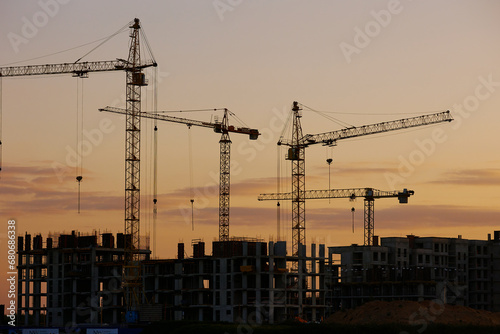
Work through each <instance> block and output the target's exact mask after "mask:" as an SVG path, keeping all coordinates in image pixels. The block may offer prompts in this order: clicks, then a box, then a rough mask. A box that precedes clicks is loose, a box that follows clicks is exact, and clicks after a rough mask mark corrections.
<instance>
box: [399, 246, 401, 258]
mask: <svg viewBox="0 0 500 334" xmlns="http://www.w3.org/2000/svg"><path fill="white" fill-rule="evenodd" d="M398 257H401V248H398Z"/></svg>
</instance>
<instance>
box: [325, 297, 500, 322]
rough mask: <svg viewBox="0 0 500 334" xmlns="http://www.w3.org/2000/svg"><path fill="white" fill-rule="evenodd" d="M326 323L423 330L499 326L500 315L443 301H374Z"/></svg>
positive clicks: (345, 312)
mask: <svg viewBox="0 0 500 334" xmlns="http://www.w3.org/2000/svg"><path fill="white" fill-rule="evenodd" d="M326 322H327V323H338V324H353V325H355V324H356V325H368V324H408V325H412V326H424V325H427V324H430V323H440V324H449V325H476V326H500V312H488V311H482V310H475V309H472V308H470V307H465V306H458V305H447V304H443V303H442V302H441V301H422V302H412V301H392V302H384V301H372V302H368V303H366V304H363V305H361V306H359V307H357V308H355V309H352V310H347V311H338V312H336V313H334V314H333V315H332V316H330V317H329V318H328V319H327V320H326Z"/></svg>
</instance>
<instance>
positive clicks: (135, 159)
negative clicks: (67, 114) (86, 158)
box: [122, 19, 147, 321]
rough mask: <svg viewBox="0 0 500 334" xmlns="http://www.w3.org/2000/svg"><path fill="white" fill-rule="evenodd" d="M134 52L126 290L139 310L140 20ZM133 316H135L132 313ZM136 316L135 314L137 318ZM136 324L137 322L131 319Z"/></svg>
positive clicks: (129, 105) (129, 118)
mask: <svg viewBox="0 0 500 334" xmlns="http://www.w3.org/2000/svg"><path fill="white" fill-rule="evenodd" d="M130 28H131V32H130V38H131V40H130V50H129V55H128V64H129V65H130V68H129V69H128V70H127V84H126V106H127V107H126V112H127V114H126V124H125V245H124V251H125V262H124V266H123V283H122V284H123V288H124V293H125V303H126V306H127V310H128V311H132V312H134V311H138V306H139V305H140V304H141V300H140V298H141V297H142V296H141V295H142V278H141V263H140V254H139V250H140V209H141V205H140V199H141V198H140V189H141V186H140V162H141V156H140V142H141V118H140V117H139V112H140V111H141V87H142V86H145V85H146V84H147V83H146V80H145V76H144V74H143V73H142V70H141V68H138V67H137V66H138V65H139V64H140V63H141V57H140V45H139V29H140V24H139V19H135V20H134V24H133V25H132V26H130ZM132 314H133V313H132ZM134 317H135V315H134ZM131 320H132V321H135V320H136V319H131Z"/></svg>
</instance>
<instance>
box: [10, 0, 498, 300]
mask: <svg viewBox="0 0 500 334" xmlns="http://www.w3.org/2000/svg"><path fill="white" fill-rule="evenodd" d="M499 14H500V2H498V1H497V0H478V1H468V0H456V1H451V0H449V1H448V0H445V1H430V0H428V1H424V0H422V1H411V0H401V1H392V0H385V1H360V0H358V1H340V0H339V1H326V0H325V1H307V2H306V1H284V0H283V1H278V0H275V1H255V0H252V1H244V0H238V1H237V0H232V1H230V0H209V1H163V2H161V4H160V3H159V2H158V1H141V2H138V1H129V0H127V1H106V2H102V1H94V0H92V1H85V2H83V1H70V0H64V1H63V0H41V1H30V2H28V1H14V0H8V1H2V2H1V3H0V18H1V19H0V32H1V33H0V49H1V50H2V51H1V54H0V66H1V67H4V66H19V65H34V64H48V63H65V62H74V61H76V60H77V59H79V58H80V57H81V56H83V55H85V54H86V53H87V52H88V51H90V50H91V49H92V48H93V47H95V46H96V45H97V44H99V42H96V41H98V40H101V39H103V38H105V37H108V36H110V35H112V34H113V33H115V32H116V31H118V30H119V29H120V28H121V27H123V26H125V25H126V24H127V22H130V21H131V20H133V18H134V17H138V18H139V19H140V20H141V22H142V26H143V30H144V32H145V34H146V36H147V39H148V42H149V45H150V46H151V48H152V51H153V54H154V57H155V59H156V61H157V63H158V65H159V67H158V78H159V80H158V81H159V83H158V86H157V89H158V108H159V109H160V110H191V109H208V108H228V109H229V110H231V111H232V112H234V113H235V114H236V115H237V116H238V117H239V119H241V120H243V121H244V122H245V123H246V124H247V125H248V126H249V127H252V128H258V129H259V130H260V132H261V133H262V136H261V137H260V138H259V140H257V141H249V140H248V137H247V136H241V135H238V134H232V135H231V139H232V155H231V160H232V162H233V164H234V168H233V170H232V174H231V214H230V221H231V225H230V235H231V236H246V237H259V238H263V239H265V240H266V241H267V240H269V239H270V238H274V239H275V238H276V234H277V231H276V203H275V202H274V201H268V202H258V201H257V196H258V195H259V194H260V193H264V192H276V191H277V186H276V181H277V169H278V168H277V160H278V157H279V158H280V160H281V177H282V182H281V184H282V187H281V190H282V191H291V180H290V173H291V172H290V163H289V161H285V160H284V156H285V149H284V148H282V149H281V150H278V149H277V145H276V142H277V141H278V139H279V137H280V135H281V133H282V129H283V127H284V124H285V122H286V119H287V118H288V115H289V113H290V109H291V106H292V103H293V101H298V102H299V103H301V104H303V105H305V106H308V107H310V108H311V109H314V110H317V111H324V112H325V114H326V115H328V116H329V117H334V118H336V119H338V120H340V121H342V122H344V123H347V124H350V125H354V126H360V125H364V124H371V123H378V122H382V121H388V120H395V119H400V118H405V117H412V116H416V115H419V114H425V113H432V112H439V111H445V110H450V111H451V112H452V114H453V117H454V118H455V121H454V122H452V123H443V124H439V125H434V126H428V127H421V128H417V129H413V130H407V131H396V132H390V133H386V134H382V135H376V136H366V137H361V138H357V139H352V140H344V141H339V143H338V146H337V147H334V148H325V147H324V146H321V145H316V146H311V147H309V148H308V149H307V150H306V175H307V176H306V188H307V189H327V188H328V173H329V169H328V165H327V163H326V159H327V158H330V157H332V158H333V163H332V165H331V188H353V187H373V188H377V189H381V190H399V189H403V188H408V189H412V190H414V191H415V195H414V196H412V197H411V198H410V199H409V203H408V204H406V205H402V204H398V202H397V199H380V200H378V201H376V202H375V234H376V235H379V236H381V237H385V236H406V235H407V234H415V235H419V236H443V237H456V236H457V235H459V234H460V235H462V236H463V238H466V239H485V238H486V237H487V234H488V233H493V231H494V230H495V229H500V224H499V223H500V208H499V205H498V203H499V200H500V192H499V191H498V190H499V188H500V157H499V152H500V150H499V148H500V144H499V143H500V131H498V125H499V124H500V108H499V107H500V43H499V42H500V40H499V36H500V20H499V19H498V17H499ZM91 42H94V43H92V44H89V43H91ZM128 42H129V37H128V30H126V31H125V32H123V33H120V34H118V35H117V36H115V37H114V38H113V39H111V40H110V41H109V42H108V43H105V44H104V45H103V46H102V47H100V48H98V49H97V50H96V51H94V52H92V53H90V55H88V56H86V57H85V58H84V59H83V61H94V60H114V59H116V58H127V55H128ZM64 50H69V51H66V52H61V51H64ZM143 56H144V57H143V59H147V58H148V56H147V55H146V52H145V49H143ZM146 74H147V75H148V77H149V78H150V82H151V81H152V74H153V71H152V70H147V71H146ZM89 76H90V77H89V78H88V79H75V78H72V77H71V75H55V76H41V77H21V78H4V79H2V119H1V122H2V124H1V126H2V132H1V133H2V134H1V135H2V138H1V141H2V146H3V147H2V170H1V171H0V221H1V222H2V223H1V226H3V231H0V238H1V239H0V242H1V249H2V252H4V253H3V254H6V240H7V239H6V235H7V234H6V232H7V227H6V226H7V221H8V220H9V219H15V220H16V222H17V233H18V235H24V233H25V232H29V233H31V234H32V235H35V234H37V233H42V234H43V236H44V238H46V237H47V235H48V233H49V232H52V233H62V232H67V233H70V232H71V230H78V231H80V232H82V233H91V232H92V231H93V230H98V231H100V232H104V231H110V232H113V233H118V232H123V227H124V222H123V221H124V148H125V141H124V139H125V134H124V133H125V131H124V129H125V122H124V117H122V116H121V115H115V114H106V113H100V112H99V111H98V108H101V107H105V106H107V105H112V106H117V107H124V106H125V104H124V94H125V74H124V73H123V72H109V73H90V75H89ZM78 81H80V85H81V84H82V83H81V81H83V91H84V93H83V108H84V121H83V128H84V133H83V137H84V139H86V140H87V141H88V142H89V143H90V144H89V146H88V147H87V150H86V152H85V154H84V155H83V173H82V175H83V181H82V183H81V189H82V192H81V196H82V199H81V213H80V214H78V213H77V189H78V184H77V182H76V180H75V176H76V175H77V174H76V171H75V169H74V164H73V163H74V153H73V152H75V150H76V140H77V139H76V138H77V133H78V131H77V106H78V103H77V85H78V84H77V82H78ZM153 95H154V94H153V91H152V89H150V88H148V89H147V90H143V105H142V110H143V111H147V110H152V107H153ZM173 115H177V116H180V117H187V118H192V119H199V120H206V121H210V120H211V119H213V116H214V115H219V116H221V114H220V113H218V114H214V113H213V112H191V113H182V114H173ZM231 123H233V124H235V125H240V123H238V121H237V120H236V119H233V120H231ZM302 125H303V132H304V134H305V133H311V134H314V133H319V132H325V131H332V130H338V129H341V128H342V127H341V126H340V125H339V124H337V123H335V122H333V121H331V120H330V119H327V118H324V117H322V116H321V115H319V114H318V113H316V112H313V111H311V110H308V109H304V110H303V118H302ZM142 130H143V131H142V142H143V149H142V156H141V159H142V181H141V182H142V183H141V191H142V194H143V196H144V197H142V203H143V207H142V217H141V219H142V225H141V234H147V233H148V231H151V225H152V215H151V210H152V208H151V204H150V203H151V194H152V189H153V187H152V173H151V171H152V154H151V147H152V132H153V131H152V123H151V121H144V122H143V123H142ZM190 132H191V134H190ZM285 136H286V137H287V138H289V136H290V134H289V133H285ZM190 140H191V142H192V144H191V151H192V154H191V156H192V158H191V165H192V175H193V178H192V180H193V181H192V182H191V181H190V179H191V178H190V173H191V172H190V168H189V166H190V154H189V151H190V145H189V141H190ZM218 141H219V135H218V134H216V133H214V132H213V131H211V130H210V129H205V128H194V127H193V128H191V129H190V130H188V129H187V127H186V126H184V125H179V124H172V123H159V137H158V144H159V148H158V168H159V173H158V193H159V196H158V200H159V202H158V203H159V204H158V208H159V211H158V222H157V235H156V238H157V240H158V243H157V253H156V254H155V256H157V257H160V258H170V257H174V256H175V253H176V244H177V242H180V241H183V242H185V243H186V244H188V245H189V244H190V243H191V240H192V239H196V238H202V239H204V241H205V242H206V243H207V248H208V252H210V251H211V241H213V240H215V239H216V238H217V237H218V176H217V173H218V171H219V143H218ZM191 193H192V194H194V200H195V202H194V207H195V211H194V231H193V230H192V226H191V211H190V202H189V200H190V198H191ZM351 207H355V209H356V212H355V232H354V233H352V229H351V224H352V222H351ZM281 217H282V224H281V226H282V231H281V234H282V236H283V237H284V238H286V240H287V241H288V242H289V243H290V241H291V204H290V203H282V213H281ZM306 228H307V232H306V237H307V243H308V244H309V243H311V242H317V243H326V245H327V246H339V245H349V244H352V243H358V244H362V243H363V200H362V199H358V200H357V201H355V202H349V201H348V200H347V199H335V200H331V201H328V200H314V201H308V202H307V203H306ZM186 249H187V250H188V253H189V255H191V250H190V249H189V246H187V247H186ZM0 258H1V260H0V268H1V275H4V273H5V272H6V271H7V269H6V267H7V264H6V262H5V258H6V256H1V257H0ZM2 277H3V276H2ZM4 289H5V288H4V285H2V287H1V291H0V303H4V302H5V295H6V292H5V291H4Z"/></svg>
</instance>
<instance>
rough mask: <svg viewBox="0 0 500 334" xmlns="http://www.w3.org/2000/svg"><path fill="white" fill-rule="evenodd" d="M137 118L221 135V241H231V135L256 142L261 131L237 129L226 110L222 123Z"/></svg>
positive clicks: (158, 115) (118, 111)
mask: <svg viewBox="0 0 500 334" xmlns="http://www.w3.org/2000/svg"><path fill="white" fill-rule="evenodd" d="M99 111H107V112H112V113H116V114H122V115H123V114H125V115H126V114H127V111H126V110H123V109H120V108H115V107H105V108H101V109H99ZM136 116H137V117H144V118H150V119H156V120H161V121H167V122H174V123H180V124H185V125H188V126H193V125H195V126H200V127H208V128H212V129H213V130H214V131H215V132H217V133H221V138H220V140H219V145H220V176H219V241H228V240H229V208H230V206H229V200H230V197H229V195H230V188H231V184H230V169H231V139H230V137H229V133H230V132H232V133H239V134H246V135H248V136H249V137H250V139H251V140H256V139H257V138H258V136H259V135H260V134H259V130H257V129H249V128H237V127H234V126H232V125H229V117H228V116H229V110H227V109H224V117H223V118H222V121H221V122H213V123H212V122H203V121H197V120H191V119H187V118H181V117H174V116H169V115H164V114H161V112H160V113H147V112H139V113H137V114H136Z"/></svg>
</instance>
